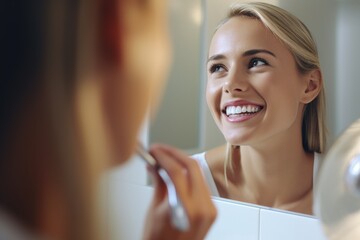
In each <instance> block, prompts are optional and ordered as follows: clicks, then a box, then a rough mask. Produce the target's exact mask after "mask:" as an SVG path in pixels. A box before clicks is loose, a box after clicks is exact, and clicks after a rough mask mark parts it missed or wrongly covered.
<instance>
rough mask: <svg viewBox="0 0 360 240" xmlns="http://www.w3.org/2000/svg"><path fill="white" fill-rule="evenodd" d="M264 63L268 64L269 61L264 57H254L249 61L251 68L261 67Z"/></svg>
mask: <svg viewBox="0 0 360 240" xmlns="http://www.w3.org/2000/svg"><path fill="white" fill-rule="evenodd" d="M262 65H268V63H267V62H266V61H265V60H264V59H262V58H252V59H251V60H250V62H249V65H248V67H249V69H250V68H253V67H259V66H262Z"/></svg>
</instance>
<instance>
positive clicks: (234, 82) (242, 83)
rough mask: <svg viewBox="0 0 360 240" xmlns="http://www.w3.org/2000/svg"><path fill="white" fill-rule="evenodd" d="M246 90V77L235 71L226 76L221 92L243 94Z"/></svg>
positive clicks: (247, 83)
mask: <svg viewBox="0 0 360 240" xmlns="http://www.w3.org/2000/svg"><path fill="white" fill-rule="evenodd" d="M248 88H249V82H248V80H247V78H246V76H244V74H240V73H239V72H236V71H234V72H232V73H230V74H229V75H228V77H227V79H226V80H225V82H224V85H223V90H224V92H225V93H235V92H244V91H247V90H248Z"/></svg>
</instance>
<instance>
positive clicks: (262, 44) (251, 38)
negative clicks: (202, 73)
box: [209, 16, 287, 55]
mask: <svg viewBox="0 0 360 240" xmlns="http://www.w3.org/2000/svg"><path fill="white" fill-rule="evenodd" d="M258 48H260V49H268V50H272V51H275V50H276V51H278V50H285V51H287V49H286V47H285V46H284V45H283V44H282V42H281V41H280V40H279V39H278V38H277V37H275V36H274V34H273V33H272V32H271V31H270V30H269V29H267V28H266V27H265V26H264V25H263V23H262V22H261V21H260V20H258V19H255V18H250V17H245V16H236V17H232V18H230V19H229V20H228V21H227V22H225V23H224V24H223V25H222V26H221V27H219V28H218V30H217V31H216V32H215V34H214V36H213V38H212V40H211V44H210V49H209V55H213V54H219V53H227V52H233V51H234V50H237V51H246V50H249V49H258Z"/></svg>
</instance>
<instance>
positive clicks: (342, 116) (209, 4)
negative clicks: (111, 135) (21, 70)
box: [149, 0, 360, 155]
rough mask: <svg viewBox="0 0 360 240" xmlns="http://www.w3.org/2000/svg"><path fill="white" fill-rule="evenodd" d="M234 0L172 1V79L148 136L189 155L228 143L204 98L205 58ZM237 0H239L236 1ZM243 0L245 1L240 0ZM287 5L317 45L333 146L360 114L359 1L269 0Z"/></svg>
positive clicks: (286, 7)
mask: <svg viewBox="0 0 360 240" xmlns="http://www.w3.org/2000/svg"><path fill="white" fill-rule="evenodd" d="M234 2H235V1H234V0H226V1H216V0H196V1H192V0H183V1H174V0H171V1H170V14H169V17H170V31H171V36H172V39H173V48H174V60H173V68H172V70H171V73H170V79H169V82H168V85H167V89H166V90H165V94H164V98H163V101H162V105H161V106H160V108H159V111H158V114H157V117H156V119H155V120H154V121H153V122H152V123H151V124H150V128H149V139H150V143H152V142H165V143H168V144H171V145H174V146H176V147H178V148H181V149H183V150H184V151H186V152H187V153H188V154H189V155H191V154H194V153H200V152H203V151H206V150H209V149H212V148H214V147H216V146H219V145H222V144H224V143H225V140H224V137H223V136H222V134H221V133H220V131H219V130H218V128H217V127H216V125H215V123H214V120H213V118H212V116H211V115H210V112H209V110H208V108H207V105H206V102H205V85H206V81H207V80H206V78H207V76H206V64H205V62H206V59H207V53H208V47H209V42H210V40H211V37H212V34H213V32H214V29H215V27H216V26H217V25H218V23H219V21H220V20H221V19H222V18H223V17H224V16H225V14H226V12H227V10H228V8H229V6H230V5H231V4H232V3H234ZM236 2H238V1H236ZM240 2H241V1H240ZM263 2H268V3H272V4H275V5H277V6H280V7H281V8H284V9H286V10H288V11H290V12H291V13H293V14H294V15H296V16H297V17H299V18H300V19H301V20H302V21H303V22H304V23H305V25H307V27H308V28H309V29H310V31H311V33H312V35H313V37H314V39H315V41H316V43H317V47H318V51H319V55H320V64H321V68H322V73H323V79H324V83H325V92H326V106H327V109H326V110H327V127H328V131H329V133H328V146H331V144H332V142H333V140H334V139H335V138H336V137H337V135H339V134H340V133H341V132H342V131H343V130H344V129H345V128H346V127H347V126H348V125H349V124H350V123H351V122H353V121H354V120H355V119H357V118H359V117H360V108H358V107H352V106H354V105H355V103H358V102H360V97H359V94H358V93H357V90H358V89H360V81H359V80H358V78H359V76H358V73H357V71H356V70H357V68H358V66H357V62H358V59H357V56H359V55H360V48H359V47H357V45H358V42H359V41H360V29H359V28H358V23H360V16H359V14H358V13H359V12H360V2H359V1H351V0H337V1H336V0H331V1H329V0H318V1H312V0H305V1H297V0H267V1H263Z"/></svg>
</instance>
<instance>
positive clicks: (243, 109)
mask: <svg viewBox="0 0 360 240" xmlns="http://www.w3.org/2000/svg"><path fill="white" fill-rule="evenodd" d="M262 108H263V107H261V106H255V105H242V106H227V107H226V108H225V109H224V110H223V111H222V112H223V113H224V114H226V116H228V117H230V116H241V115H250V114H255V113H257V112H259V111H260V110H261V109H262Z"/></svg>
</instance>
